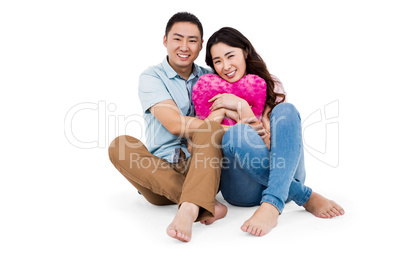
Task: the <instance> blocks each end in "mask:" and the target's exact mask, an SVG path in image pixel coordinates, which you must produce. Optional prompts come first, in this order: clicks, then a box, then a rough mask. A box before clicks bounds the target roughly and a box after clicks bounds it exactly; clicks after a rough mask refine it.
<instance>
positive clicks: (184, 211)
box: [166, 202, 200, 242]
mask: <svg viewBox="0 0 402 268" xmlns="http://www.w3.org/2000/svg"><path fill="white" fill-rule="evenodd" d="M199 210H200V208H199V207H198V206H197V205H195V204H192V203H188V202H183V203H182V204H181V206H180V208H179V210H178V211H177V213H176V216H175V217H174V219H173V221H172V223H171V224H169V226H168V228H167V230H166V233H167V234H168V235H169V236H170V237H173V238H176V239H178V240H180V241H183V242H189V241H190V240H191V229H192V227H193V223H194V221H195V220H196V219H197V217H198V212H199Z"/></svg>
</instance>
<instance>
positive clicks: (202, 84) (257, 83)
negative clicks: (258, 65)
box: [193, 74, 267, 126]
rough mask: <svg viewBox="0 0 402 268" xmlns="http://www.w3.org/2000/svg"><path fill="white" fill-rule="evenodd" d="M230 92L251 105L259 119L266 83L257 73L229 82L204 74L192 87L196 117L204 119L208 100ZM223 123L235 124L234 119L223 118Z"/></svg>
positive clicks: (209, 103)
mask: <svg viewBox="0 0 402 268" xmlns="http://www.w3.org/2000/svg"><path fill="white" fill-rule="evenodd" d="M222 93H230V94H234V95H236V96H238V97H240V98H242V99H245V100H246V101H247V102H248V104H249V105H250V106H251V109H252V110H253V112H254V114H255V116H256V117H257V118H258V119H259V120H261V116H262V112H263V111H264V106H265V99H266V94H267V84H266V83H265V80H264V79H262V78H261V77H259V76H258V75H254V74H248V75H246V76H243V77H242V78H241V79H240V80H238V81H236V82H234V83H229V82H228V81H226V80H224V79H222V78H221V77H220V76H219V75H216V74H205V75H203V76H201V77H200V79H198V82H197V83H196V84H195V85H194V87H193V102H194V107H195V112H196V114H197V116H198V118H200V119H202V120H204V119H205V118H206V117H207V116H208V115H209V114H210V113H211V111H210V110H209V108H210V107H211V105H212V104H213V102H208V100H210V99H211V98H212V97H214V96H215V95H217V94H222ZM222 124H223V125H229V126H231V125H235V124H236V121H234V120H232V119H230V118H226V117H225V118H224V119H223V121H222Z"/></svg>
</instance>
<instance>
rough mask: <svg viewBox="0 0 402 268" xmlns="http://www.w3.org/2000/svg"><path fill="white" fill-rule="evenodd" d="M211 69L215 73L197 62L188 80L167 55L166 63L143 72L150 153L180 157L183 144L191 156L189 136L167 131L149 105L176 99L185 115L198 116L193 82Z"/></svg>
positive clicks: (142, 91) (173, 158)
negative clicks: (172, 65)
mask: <svg viewBox="0 0 402 268" xmlns="http://www.w3.org/2000/svg"><path fill="white" fill-rule="evenodd" d="M207 73H211V70H208V69H206V68H203V67H200V66H198V65H196V64H194V67H193V72H192V73H191V75H190V77H189V78H188V80H185V79H184V78H182V77H181V76H180V75H178V74H177V73H176V71H175V70H174V69H173V68H172V67H171V66H170V65H169V62H168V60H167V57H166V58H165V59H164V60H163V61H162V63H160V64H158V65H156V66H152V67H149V68H148V69H147V70H145V71H144V72H143V73H142V74H141V76H140V79H139V86H138V95H139V98H140V101H141V105H142V110H143V112H144V120H145V134H146V146H147V149H148V150H149V152H150V153H152V154H154V155H155V156H157V157H160V158H163V159H166V160H167V161H169V162H171V163H176V162H177V161H178V157H179V154H180V148H181V149H182V150H183V152H184V153H185V154H186V158H188V157H189V156H190V153H189V151H188V150H187V143H186V139H183V138H181V137H178V136H176V135H173V134H171V133H170V132H169V131H167V129H166V128H165V127H164V126H163V125H162V124H161V123H160V122H159V121H158V120H157V119H156V118H155V116H154V115H153V114H152V113H151V112H150V111H149V108H151V107H152V106H153V105H155V104H157V103H159V102H161V101H164V100H168V99H172V100H173V101H174V102H175V103H176V105H177V107H179V109H180V113H181V114H182V115H184V116H194V115H195V111H194V105H193V102H192V93H193V86H194V84H195V83H196V82H197V81H198V78H199V77H200V76H201V75H203V74H207Z"/></svg>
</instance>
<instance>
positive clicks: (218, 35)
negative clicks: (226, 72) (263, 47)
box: [205, 27, 285, 119]
mask: <svg viewBox="0 0 402 268" xmlns="http://www.w3.org/2000/svg"><path fill="white" fill-rule="evenodd" d="M218 43H224V44H226V45H228V46H231V47H237V48H241V49H242V50H243V51H244V53H245V55H246V57H245V58H246V72H247V74H255V75H258V76H259V77H261V78H263V79H264V80H265V82H266V83H267V98H266V101H265V105H268V106H269V107H270V108H271V111H272V109H273V108H274V107H275V106H276V105H277V104H279V103H282V102H284V101H285V94H282V93H276V92H274V88H275V82H279V81H274V79H273V78H272V77H271V74H270V73H269V72H268V68H267V65H266V64H265V62H264V61H263V59H262V58H261V57H260V55H258V53H257V51H255V49H254V47H253V45H252V44H251V42H250V41H249V40H248V39H247V38H246V37H245V36H244V35H243V34H242V33H240V32H239V31H238V30H236V29H233V28H231V27H224V28H222V29H220V30H218V31H217V32H215V33H214V34H213V35H212V36H211V37H210V38H209V40H208V43H207V49H206V52H205V53H206V56H205V62H206V63H207V65H208V66H209V67H211V68H212V69H213V70H214V71H215V73H216V70H215V68H214V64H213V62H212V55H211V47H212V46H213V45H215V44H218ZM278 97H279V99H280V101H278V102H276V100H277V98H278ZM271 111H270V112H269V113H268V119H269V117H270V114H271Z"/></svg>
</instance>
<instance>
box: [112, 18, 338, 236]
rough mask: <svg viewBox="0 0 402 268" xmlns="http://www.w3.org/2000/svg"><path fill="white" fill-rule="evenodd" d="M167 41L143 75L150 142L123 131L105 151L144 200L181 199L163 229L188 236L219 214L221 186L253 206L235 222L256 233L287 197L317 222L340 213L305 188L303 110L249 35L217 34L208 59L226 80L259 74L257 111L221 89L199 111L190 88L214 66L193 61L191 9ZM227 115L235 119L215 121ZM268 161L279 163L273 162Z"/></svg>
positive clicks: (233, 199) (199, 37)
mask: <svg viewBox="0 0 402 268" xmlns="http://www.w3.org/2000/svg"><path fill="white" fill-rule="evenodd" d="M163 44H164V46H165V47H166V48H167V54H168V55H167V57H166V58H165V59H164V60H163V61H162V63H161V64H159V65H156V66H153V67H150V68H148V69H147V70H145V71H144V72H143V73H142V74H141V76H140V79H139V97H140V101H141V105H142V109H143V112H144V119H145V124H146V140H147V144H146V146H144V144H142V142H141V141H139V140H138V139H136V138H134V137H130V136H127V135H124V136H119V137H117V138H116V139H115V140H114V141H113V142H112V143H111V145H110V147H109V157H110V160H111V162H112V163H113V165H114V166H115V167H116V169H117V170H119V171H120V173H121V174H122V175H123V176H124V177H125V178H126V179H127V180H128V181H129V182H130V183H131V184H132V185H133V186H134V187H135V188H137V190H138V192H139V193H140V194H141V195H142V196H143V197H144V198H145V199H147V200H148V201H149V202H150V203H152V204H154V205H170V204H178V205H179V209H178V211H177V213H176V216H175V217H174V219H173V221H172V222H171V224H170V225H169V226H168V227H167V234H168V235H169V236H170V237H172V238H175V239H178V240H180V241H183V242H188V241H190V239H191V232H192V225H193V223H194V222H195V221H200V222H201V223H203V224H207V225H209V224H212V223H213V222H214V221H216V220H219V219H221V218H223V217H225V216H226V213H227V207H226V206H225V205H223V204H221V203H219V202H218V201H217V200H216V199H215V197H216V194H217V193H218V191H219V190H220V191H221V192H222V195H223V197H224V199H225V200H226V201H227V202H228V203H230V204H232V205H235V206H259V207H258V209H257V210H256V211H255V213H254V215H252V217H251V218H250V219H248V220H247V221H246V222H245V223H244V224H243V225H242V226H241V230H243V231H244V232H248V233H250V234H253V235H257V236H262V235H265V234H267V233H268V232H269V231H270V230H271V229H272V228H274V227H275V226H276V224H277V220H278V217H279V215H280V214H281V213H282V211H283V208H284V205H285V203H286V202H288V201H294V202H296V204H298V205H300V206H304V208H305V209H306V210H307V211H309V212H311V213H312V214H314V215H315V216H317V217H321V218H333V217H336V216H340V215H343V214H344V211H343V209H342V208H341V207H340V206H339V205H338V204H336V203H335V202H333V201H331V200H328V199H326V198H325V197H323V196H321V195H319V194H317V193H315V192H313V191H312V190H311V189H310V188H309V187H307V186H305V185H304V181H305V170H304V157H303V147H302V137H301V122H300V116H299V114H298V112H297V110H296V108H295V107H294V106H293V105H291V104H289V103H284V100H285V95H284V94H283V93H281V92H283V91H281V88H280V86H281V84H280V82H279V80H277V79H275V78H272V76H271V75H270V73H269V72H268V70H267V67H266V65H265V63H264V61H263V60H262V59H261V58H260V56H259V55H258V54H257V53H256V51H255V49H254V48H253V46H252V45H251V43H250V42H249V41H248V40H247V38H245V37H244V36H243V35H242V34H241V33H240V32H238V31H237V30H235V29H232V28H222V29H221V30H219V31H217V32H216V33H214V34H213V35H212V36H211V38H210V39H209V40H208V44H207V51H206V63H207V65H208V66H210V67H211V68H212V69H213V71H214V73H215V74H217V75H218V76H219V77H220V79H223V80H222V81H226V82H228V83H230V84H232V83H236V82H238V81H241V80H242V79H245V76H247V75H249V74H250V75H255V76H258V77H260V78H262V79H263V80H264V82H265V84H266V87H265V90H266V94H265V96H266V101H265V105H264V109H263V114H262V115H261V116H260V115H255V114H254V113H253V109H252V108H253V107H250V104H249V103H248V101H247V100H246V99H245V98H240V97H237V96H236V95H234V94H228V93H222V94H217V95H216V96H214V97H213V98H211V99H210V103H211V104H212V106H211V108H210V110H211V113H210V114H209V115H208V116H207V117H206V118H204V119H203V120H202V119H199V118H197V117H195V109H194V104H193V102H192V91H193V86H194V85H195V84H196V83H197V81H198V79H199V78H200V77H201V76H202V75H204V74H209V73H211V71H210V70H208V69H205V68H203V67H200V66H197V65H196V64H194V61H195V59H196V58H197V57H198V54H199V52H200V51H201V49H202V46H203V28H202V25H201V23H200V21H199V20H198V19H197V18H196V17H195V16H194V15H192V14H190V13H186V12H180V13H177V14H175V15H174V16H173V17H172V18H171V19H170V20H169V22H168V23H167V26H166V31H165V36H164V37H163ZM250 95H252V94H250ZM225 116H226V117H229V118H232V119H234V120H235V121H236V122H237V123H236V124H235V125H233V126H231V127H229V126H225V125H221V123H222V119H223V117H225ZM257 117H260V119H261V122H260V121H259V120H258V118H257ZM190 140H191V153H190V151H189V149H188V148H190V146H188V145H189V143H190V142H189V141H190ZM223 157H224V159H223ZM274 158H280V159H282V162H281V163H282V164H281V165H275V164H273V162H274V160H275V159H274ZM222 160H225V161H222ZM256 160H258V161H256ZM267 163H268V164H267Z"/></svg>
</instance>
